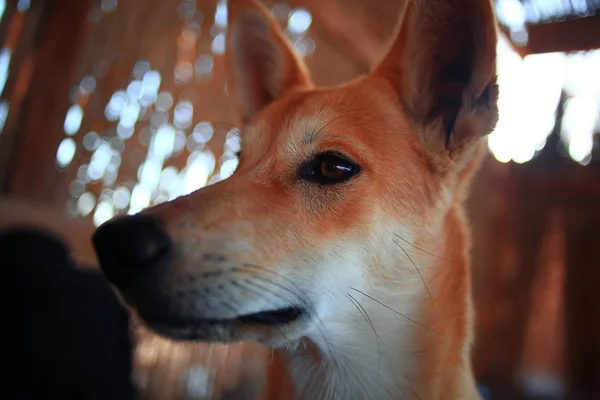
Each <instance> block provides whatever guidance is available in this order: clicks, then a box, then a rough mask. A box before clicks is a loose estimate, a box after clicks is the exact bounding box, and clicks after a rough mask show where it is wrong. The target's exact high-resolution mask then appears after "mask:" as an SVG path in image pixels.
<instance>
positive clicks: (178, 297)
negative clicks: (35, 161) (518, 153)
mask: <svg viewBox="0 0 600 400" xmlns="http://www.w3.org/2000/svg"><path fill="white" fill-rule="evenodd" d="M228 19H229V24H228V29H229V32H228V35H227V50H226V57H227V69H228V72H227V73H228V78H227V79H228V91H229V94H230V97H231V98H232V102H233V104H234V107H235V109H236V110H237V111H238V113H239V115H240V118H241V120H242V121H243V125H242V129H241V133H240V137H241V143H242V151H241V152H240V154H239V164H238V167H237V169H236V171H235V173H234V174H233V175H232V176H231V177H230V178H228V179H226V180H223V181H221V182H218V183H216V184H214V185H210V186H208V187H205V188H203V189H201V190H198V191H196V192H194V193H191V194H190V195H188V196H185V197H181V198H177V199H175V200H173V201H170V202H167V203H163V204H160V205H158V206H155V207H152V208H149V209H147V210H145V211H143V212H141V213H139V214H137V215H133V216H126V217H121V218H118V219H115V220H112V221H109V222H108V223H106V224H104V225H103V226H101V227H100V228H99V229H98V230H97V232H96V233H95V234H94V238H93V241H94V245H95V248H96V251H97V255H98V258H99V261H100V263H101V267H102V269H103V271H104V273H105V274H106V276H107V278H108V280H109V281H110V282H111V283H112V284H113V285H114V286H116V288H117V289H118V291H119V292H120V294H121V296H122V297H123V299H124V301H125V302H126V303H127V304H128V305H129V306H131V307H132V308H133V309H134V310H135V312H136V313H137V315H138V316H139V317H140V319H141V320H143V321H144V322H145V324H146V325H147V326H149V327H150V328H151V329H153V330H154V331H156V332H158V333H159V334H161V335H163V336H166V337H169V338H172V339H176V340H190V341H199V342H204V343H213V342H220V343H233V342H256V343H260V344H261V345H264V346H265V347H266V348H271V349H274V350H273V355H272V359H271V351H270V350H269V351H268V352H269V362H268V363H266V365H265V371H264V373H265V384H264V388H263V393H262V394H261V398H268V399H475V398H479V395H478V393H477V390H476V385H475V382H474V377H473V372H472V367H471V362H470V349H471V347H472V343H473V310H472V305H471V295H470V272H469V257H468V252H469V246H470V245H469V233H468V229H467V224H466V222H465V218H464V216H463V211H462V205H461V204H462V202H463V200H464V199H465V197H466V195H467V190H468V186H469V181H470V180H471V178H472V176H473V174H474V172H475V171H476V170H477V167H478V165H479V163H480V160H481V158H482V155H483V154H484V151H485V144H484V140H482V139H483V138H484V137H485V136H486V135H487V134H489V133H490V132H491V131H492V130H493V129H494V127H495V124H496V122H497V118H498V111H497V97H498V88H497V79H496V42H497V26H496V22H495V17H494V12H493V8H492V5H491V3H490V1H489V0H410V1H408V4H407V6H406V9H405V11H404V13H403V17H402V18H401V23H400V24H399V29H398V34H397V36H396V38H395V39H394V40H393V42H392V43H391V46H390V50H389V52H388V53H387V55H386V56H385V57H383V59H382V61H381V62H380V63H379V64H378V65H377V66H376V67H375V68H374V69H373V71H372V73H371V74H370V75H368V76H363V77H360V78H358V79H356V80H354V81H352V82H350V83H347V84H345V85H342V86H338V87H333V88H315V87H314V86H313V84H312V82H311V79H310V76H309V73H308V72H307V68H306V67H305V65H304V64H303V62H302V60H301V59H300V58H299V57H298V56H297V55H296V53H295V52H294V51H293V50H292V47H291V45H290V43H289V42H288V41H287V39H286V37H285V34H284V32H283V31H282V30H281V29H280V27H279V25H278V24H277V23H276V22H275V21H274V20H273V19H271V17H270V15H269V13H268V11H267V10H266V9H265V8H264V7H263V6H262V5H261V4H260V3H258V2H257V1H255V0H230V1H229V12H228Z"/></svg>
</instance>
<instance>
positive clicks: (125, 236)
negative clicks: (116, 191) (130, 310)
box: [93, 215, 172, 290]
mask: <svg viewBox="0 0 600 400" xmlns="http://www.w3.org/2000/svg"><path fill="white" fill-rule="evenodd" d="M93 242H94V247H95V249H96V254H97V255H98V259H99V261H100V266H101V268H102V270H103V271H104V274H105V275H106V277H107V279H108V280H109V281H110V282H111V283H112V284H114V285H115V286H117V287H118V288H119V289H120V290H126V289H128V288H129V287H131V286H132V285H134V284H135V282H136V281H138V280H140V279H143V278H144V277H145V276H146V275H147V274H153V273H157V272H160V270H162V269H164V268H167V267H168V265H169V262H170V259H171V253H172V244H171V240H170V239H169V236H168V235H167V233H166V232H165V231H164V229H163V228H162V227H161V224H160V223H159V222H158V221H157V220H156V219H155V218H153V217H150V216H142V215H139V216H127V217H122V218H118V219H115V220H113V221H109V222H107V223H106V224H104V225H102V226H101V227H100V228H98V230H97V231H96V233H95V234H94V237H93Z"/></svg>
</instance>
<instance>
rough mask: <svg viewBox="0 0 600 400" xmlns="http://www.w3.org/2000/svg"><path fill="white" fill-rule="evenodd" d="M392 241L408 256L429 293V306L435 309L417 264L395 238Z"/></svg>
mask: <svg viewBox="0 0 600 400" xmlns="http://www.w3.org/2000/svg"><path fill="white" fill-rule="evenodd" d="M394 243H395V244H396V246H398V247H399V248H400V250H402V252H403V253H404V254H405V255H406V257H408V259H409V260H410V262H411V264H412V265H413V267H415V270H416V271H417V274H419V276H420V277H421V281H423V285H425V290H427V294H428V295H429V301H431V306H432V307H433V309H434V310H435V303H434V302H433V297H431V292H430V291H429V287H428V286H427V282H425V278H423V275H422V274H421V271H419V268H418V267H417V264H415V262H414V261H413V259H412V258H411V257H410V256H409V255H408V253H407V252H406V250H404V248H403V247H402V246H400V243H398V242H396V241H395V240H394Z"/></svg>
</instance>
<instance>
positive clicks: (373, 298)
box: [350, 287, 440, 335]
mask: <svg viewBox="0 0 600 400" xmlns="http://www.w3.org/2000/svg"><path fill="white" fill-rule="evenodd" d="M350 289H352V290H354V291H355V292H358V293H360V294H362V295H363V296H365V297H366V298H368V299H371V300H373V301H374V302H375V303H377V304H379V305H381V306H383V307H385V308H387V309H388V310H390V311H392V312H393V313H395V314H398V315H399V316H401V317H403V318H405V319H407V320H408V321H410V322H412V323H414V324H417V325H419V326H420V327H421V328H423V329H427V330H428V331H430V332H433V333H435V334H436V335H440V333H439V332H437V331H435V330H433V329H431V328H430V327H428V326H426V325H423V324H422V323H420V322H419V321H416V320H414V319H412V318H410V317H408V316H406V315H404V314H402V313H401V312H399V311H396V310H394V309H393V308H392V307H390V306H388V305H387V304H385V303H382V302H381V301H379V300H377V299H376V298H375V297H373V296H369V295H368V294H366V293H365V292H363V291H360V290H358V289H356V288H353V287H351V288H350Z"/></svg>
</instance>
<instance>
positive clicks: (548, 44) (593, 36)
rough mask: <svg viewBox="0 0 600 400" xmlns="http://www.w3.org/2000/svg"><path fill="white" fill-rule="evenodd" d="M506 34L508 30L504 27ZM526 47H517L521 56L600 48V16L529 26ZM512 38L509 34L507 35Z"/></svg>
mask: <svg viewBox="0 0 600 400" xmlns="http://www.w3.org/2000/svg"><path fill="white" fill-rule="evenodd" d="M502 30H503V31H504V32H506V29H505V28H504V27H502ZM527 32H528V34H529V40H528V43H527V45H526V46H517V45H515V49H516V50H517V52H518V53H519V54H521V55H522V56H525V55H527V54H540V53H553V52H574V51H582V50H593V49H599V48H600V14H596V15H593V16H591V17H586V18H579V19H569V20H565V21H561V22H553V23H548V24H538V25H529V26H527ZM507 36H508V37H510V35H509V34H507Z"/></svg>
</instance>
